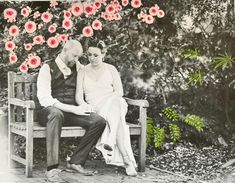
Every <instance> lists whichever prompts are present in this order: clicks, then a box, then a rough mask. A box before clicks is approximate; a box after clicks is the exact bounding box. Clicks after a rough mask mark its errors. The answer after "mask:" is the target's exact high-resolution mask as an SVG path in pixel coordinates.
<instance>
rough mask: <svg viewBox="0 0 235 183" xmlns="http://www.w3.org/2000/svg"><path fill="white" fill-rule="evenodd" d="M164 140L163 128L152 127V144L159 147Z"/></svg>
mask: <svg viewBox="0 0 235 183" xmlns="http://www.w3.org/2000/svg"><path fill="white" fill-rule="evenodd" d="M164 140H165V130H164V128H160V127H155V128H154V146H155V148H158V149H160V148H161V147H162V145H163V143H164Z"/></svg>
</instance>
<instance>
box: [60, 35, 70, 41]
mask: <svg viewBox="0 0 235 183" xmlns="http://www.w3.org/2000/svg"><path fill="white" fill-rule="evenodd" d="M60 40H61V41H63V42H65V41H67V40H68V35H67V34H61V35H60Z"/></svg>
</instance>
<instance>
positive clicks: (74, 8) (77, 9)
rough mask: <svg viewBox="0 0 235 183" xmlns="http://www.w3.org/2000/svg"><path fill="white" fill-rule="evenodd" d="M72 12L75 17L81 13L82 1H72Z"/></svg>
mask: <svg viewBox="0 0 235 183" xmlns="http://www.w3.org/2000/svg"><path fill="white" fill-rule="evenodd" d="M71 11H72V14H73V15H74V16H76V17H78V16H80V15H81V14H82V13H83V5H82V3H74V4H73V5H72V10H71Z"/></svg>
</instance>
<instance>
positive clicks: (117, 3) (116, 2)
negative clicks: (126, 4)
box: [112, 0, 120, 6]
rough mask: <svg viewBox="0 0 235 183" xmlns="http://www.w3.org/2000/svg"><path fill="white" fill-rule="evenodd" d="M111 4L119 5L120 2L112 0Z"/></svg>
mask: <svg viewBox="0 0 235 183" xmlns="http://www.w3.org/2000/svg"><path fill="white" fill-rule="evenodd" d="M112 4H113V5H114V6H119V5H120V3H119V2H118V0H114V1H113V2H112Z"/></svg>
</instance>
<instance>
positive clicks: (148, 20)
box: [144, 15, 154, 24]
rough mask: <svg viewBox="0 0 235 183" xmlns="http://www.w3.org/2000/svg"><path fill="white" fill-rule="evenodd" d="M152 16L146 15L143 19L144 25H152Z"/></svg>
mask: <svg viewBox="0 0 235 183" xmlns="http://www.w3.org/2000/svg"><path fill="white" fill-rule="evenodd" d="M153 20H154V19H153V16H152V15H146V16H145V18H144V21H145V23H147V24H152V23H153Z"/></svg>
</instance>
